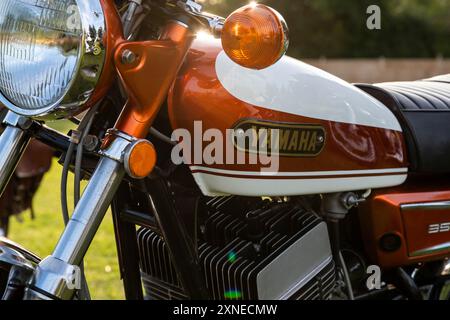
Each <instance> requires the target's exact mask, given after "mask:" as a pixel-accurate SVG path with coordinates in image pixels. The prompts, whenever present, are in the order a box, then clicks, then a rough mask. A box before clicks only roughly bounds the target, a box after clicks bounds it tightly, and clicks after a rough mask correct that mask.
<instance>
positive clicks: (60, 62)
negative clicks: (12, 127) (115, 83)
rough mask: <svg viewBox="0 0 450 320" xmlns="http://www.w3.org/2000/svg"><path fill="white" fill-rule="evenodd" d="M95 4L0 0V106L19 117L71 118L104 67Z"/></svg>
mask: <svg viewBox="0 0 450 320" xmlns="http://www.w3.org/2000/svg"><path fill="white" fill-rule="evenodd" d="M105 33H106V22H105V18H104V12H103V9H102V5H101V3H100V1H99V0H0V102H1V103H2V104H4V105H5V106H6V107H7V108H8V109H10V110H12V111H14V112H16V113H18V114H21V115H25V116H31V117H42V116H48V115H51V116H52V117H53V118H62V117H65V116H68V115H72V114H73V113H75V112H76V111H77V110H79V109H80V107H81V106H82V105H84V104H85V103H86V102H87V101H88V100H89V99H90V98H91V96H92V94H93V92H94V90H95V87H96V85H97V83H98V81H99V78H100V76H101V73H102V69H103V66H104V62H105V56H106V55H105V43H104V35H105Z"/></svg>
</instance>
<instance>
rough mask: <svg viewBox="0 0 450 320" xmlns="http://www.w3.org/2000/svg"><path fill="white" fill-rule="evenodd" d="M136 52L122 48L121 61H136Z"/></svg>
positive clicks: (125, 62)
mask: <svg viewBox="0 0 450 320" xmlns="http://www.w3.org/2000/svg"><path fill="white" fill-rule="evenodd" d="M136 59H137V57H136V54H135V53H134V52H133V51H131V50H128V49H127V50H124V51H123V52H122V63H123V64H132V63H134V62H135V61H136Z"/></svg>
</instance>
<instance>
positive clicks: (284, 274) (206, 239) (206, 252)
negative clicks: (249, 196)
mask: <svg viewBox="0 0 450 320" xmlns="http://www.w3.org/2000/svg"><path fill="white" fill-rule="evenodd" d="M206 208H207V212H208V213H207V215H206V217H205V219H204V221H203V222H202V227H201V228H200V230H201V236H199V238H200V239H199V241H198V255H199V260H200V263H201V266H202V270H203V273H204V277H205V280H206V283H207V287H208V290H209V292H210V297H211V298H212V299H216V300H231V299H233V300H238V299H243V300H258V299H261V300H262V299H264V300H267V299H284V300H287V299H289V300H323V299H328V298H330V296H331V294H332V292H333V290H334V285H335V280H336V272H335V265H334V262H333V259H332V254H331V248H330V245H329V238H328V231H327V226H326V223H325V222H323V220H322V219H321V218H319V217H318V216H317V215H316V214H314V213H312V212H308V211H306V210H304V209H302V208H300V207H299V206H296V205H291V204H286V203H261V202H260V201H259V207H258V205H257V206H256V207H255V205H253V204H248V203H247V205H245V206H242V201H239V199H236V198H233V197H231V198H214V199H212V200H210V201H209V202H208V203H207V205H206ZM138 244H139V250H140V258H141V259H140V260H141V275H142V280H143V283H144V287H145V290H146V293H147V295H148V298H149V299H152V300H167V299H168V300H185V299H188V297H187V296H186V294H185V293H184V291H183V288H182V285H181V283H180V281H179V279H178V277H177V274H176V270H175V267H174V265H173V264H172V262H171V259H170V255H169V252H168V250H167V246H166V244H165V242H164V240H163V238H162V237H161V236H160V235H159V234H158V233H156V232H155V231H153V230H150V229H147V228H141V229H139V230H138Z"/></svg>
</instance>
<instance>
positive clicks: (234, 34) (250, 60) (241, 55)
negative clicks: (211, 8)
mask: <svg viewBox="0 0 450 320" xmlns="http://www.w3.org/2000/svg"><path fill="white" fill-rule="evenodd" d="M222 46H223V49H224V50H225V52H226V54H227V55H228V56H229V57H230V59H231V60H233V61H234V62H236V63H237V64H239V65H241V66H243V67H246V68H251V69H258V70H259V69H264V68H267V67H270V66H271V65H273V64H274V63H276V62H277V61H278V60H280V59H281V58H282V57H283V55H284V54H285V53H286V51H287V49H288V46H289V36H288V28H287V24H286V21H285V20H284V18H283V17H282V16H281V14H279V13H278V12H277V11H275V10H274V9H272V8H270V7H268V6H265V5H263V4H250V5H247V6H245V7H242V8H240V9H238V10H236V11H235V12H233V13H232V14H231V15H230V16H229V17H228V18H227V19H226V21H225V24H224V26H223V30H222Z"/></svg>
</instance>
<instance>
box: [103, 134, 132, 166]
mask: <svg viewBox="0 0 450 320" xmlns="http://www.w3.org/2000/svg"><path fill="white" fill-rule="evenodd" d="M106 136H107V137H112V139H114V141H113V143H111V144H110V145H109V146H108V147H107V148H105V149H102V150H100V151H99V154H100V155H101V156H103V157H106V158H109V159H112V160H115V161H117V162H120V163H123V162H124V157H125V154H126V152H127V150H128V149H129V147H130V146H131V145H132V144H133V143H135V142H136V141H138V139H136V138H135V137H133V136H130V135H128V134H126V133H124V132H122V131H119V130H117V129H110V130H108V131H107V133H106Z"/></svg>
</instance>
